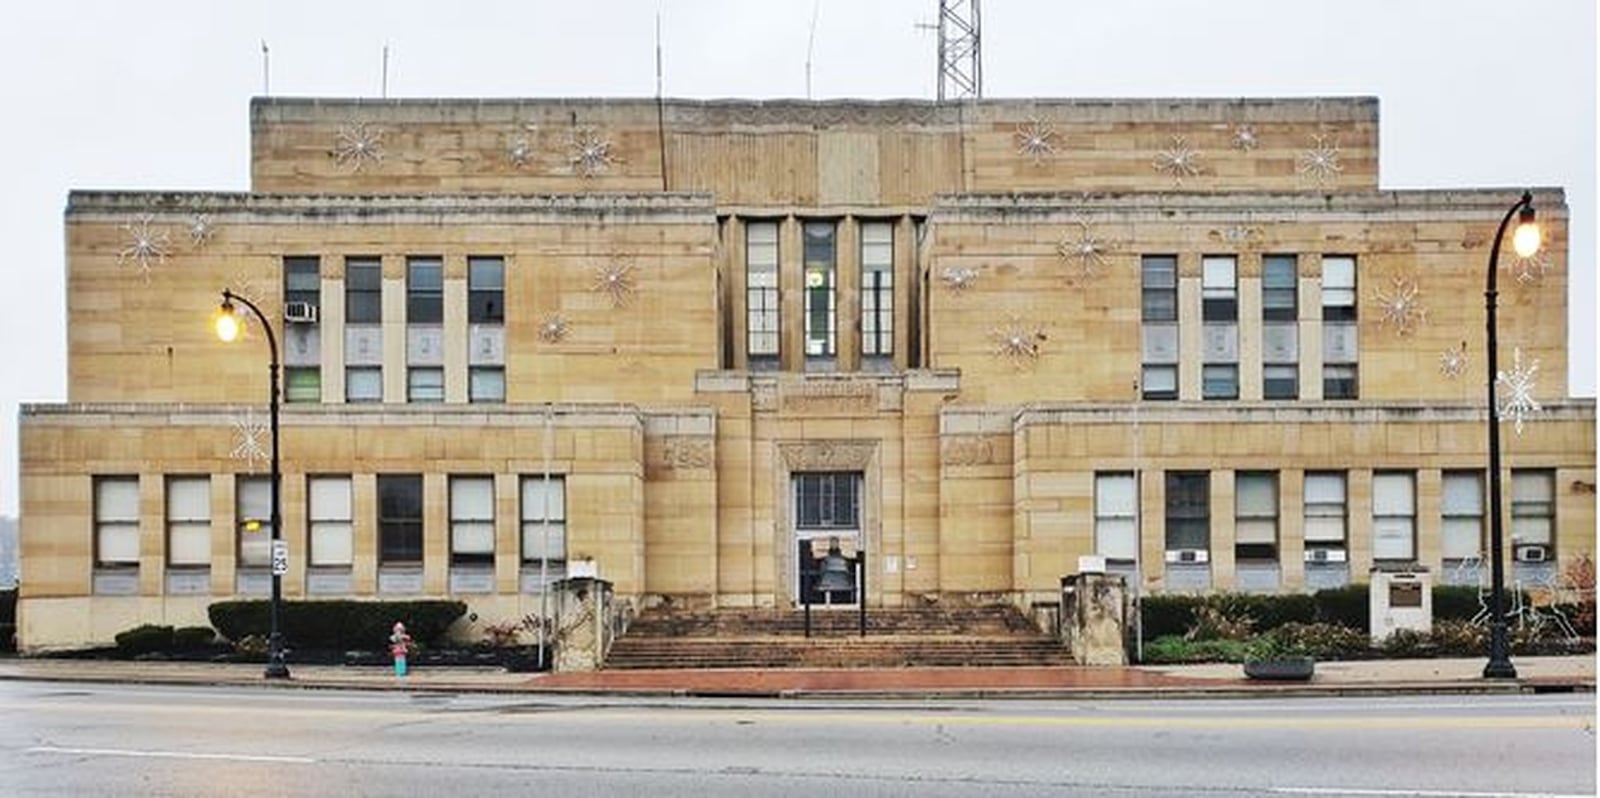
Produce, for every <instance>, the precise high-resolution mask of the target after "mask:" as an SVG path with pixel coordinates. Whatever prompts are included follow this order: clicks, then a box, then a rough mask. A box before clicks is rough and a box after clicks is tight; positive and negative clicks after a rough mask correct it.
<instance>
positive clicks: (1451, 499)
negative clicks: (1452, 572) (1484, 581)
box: [1439, 471, 1483, 563]
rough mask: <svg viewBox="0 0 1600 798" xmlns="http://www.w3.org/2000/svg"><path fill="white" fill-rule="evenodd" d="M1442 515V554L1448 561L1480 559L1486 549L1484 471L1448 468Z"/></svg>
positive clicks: (1442, 500)
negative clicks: (1451, 469)
mask: <svg viewBox="0 0 1600 798" xmlns="http://www.w3.org/2000/svg"><path fill="white" fill-rule="evenodd" d="M1442 487H1443V497H1442V499H1441V501H1440V507H1439V510H1440V515H1442V516H1443V538H1444V540H1443V541H1442V545H1441V546H1440V549H1441V551H1440V554H1441V555H1442V558H1443V559H1444V561H1445V562H1446V563H1452V562H1454V563H1459V562H1461V561H1464V560H1476V559H1478V558H1479V557H1480V556H1482V552H1483V475H1482V474H1480V473H1479V472H1477V471H1446V472H1444V483H1443V486H1442Z"/></svg>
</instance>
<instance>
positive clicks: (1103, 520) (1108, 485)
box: [1094, 472, 1139, 563]
mask: <svg viewBox="0 0 1600 798" xmlns="http://www.w3.org/2000/svg"><path fill="white" fill-rule="evenodd" d="M1094 550H1095V553H1096V554H1099V555H1100V556H1102V557H1104V558H1106V561H1107V562H1123V563H1131V562H1133V561H1135V560H1137V559H1139V484H1138V480H1137V478H1136V477H1135V476H1134V474H1133V473H1132V472H1112V473H1098V474H1095V475H1094Z"/></svg>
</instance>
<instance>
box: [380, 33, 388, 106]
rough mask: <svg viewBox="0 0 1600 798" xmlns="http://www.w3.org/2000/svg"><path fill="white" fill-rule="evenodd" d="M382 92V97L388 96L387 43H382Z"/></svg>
mask: <svg viewBox="0 0 1600 798" xmlns="http://www.w3.org/2000/svg"><path fill="white" fill-rule="evenodd" d="M382 91H383V94H382V95H381V96H382V97H383V98H384V99H388V98H389V43H388V42H384V43H383V88H382Z"/></svg>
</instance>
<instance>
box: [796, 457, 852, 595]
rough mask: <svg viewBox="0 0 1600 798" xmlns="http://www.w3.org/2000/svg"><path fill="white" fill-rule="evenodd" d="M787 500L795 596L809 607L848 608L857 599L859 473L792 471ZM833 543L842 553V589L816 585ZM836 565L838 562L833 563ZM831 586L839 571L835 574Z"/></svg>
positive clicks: (821, 576) (837, 577) (820, 577)
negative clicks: (791, 527) (844, 580)
mask: <svg viewBox="0 0 1600 798" xmlns="http://www.w3.org/2000/svg"><path fill="white" fill-rule="evenodd" d="M791 480H792V483H791V486H790V502H791V507H792V510H793V511H792V512H791V514H790V516H789V517H790V518H793V519H794V552H795V574H794V575H795V580H794V586H795V596H794V598H795V601H796V602H797V603H800V604H804V603H806V602H807V601H809V602H810V603H811V604H812V605H813V606H843V607H854V606H855V605H856V604H857V602H859V601H860V591H859V588H860V585H859V583H858V581H857V580H858V579H859V574H860V571H859V569H858V567H857V566H858V561H859V558H860V557H862V556H864V554H865V552H864V551H863V549H864V546H862V538H861V472H859V471H818V472H797V473H795V474H793V475H792V477H791ZM835 543H837V544H838V546H837V547H838V556H842V557H844V558H846V563H847V571H845V573H848V577H849V581H848V587H847V589H840V590H831V591H828V590H822V589H820V588H821V587H824V585H822V584H821V582H822V578H823V568H824V566H825V565H826V564H827V557H828V553H829V551H830V550H831V549H832V548H833V547H834V544H835ZM834 565H835V568H837V565H838V563H835V564H834ZM832 579H833V580H834V583H835V585H836V586H837V585H839V584H843V583H842V582H840V581H838V580H840V579H841V575H840V574H838V573H835V575H834V577H833V578H832Z"/></svg>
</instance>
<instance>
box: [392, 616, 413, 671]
mask: <svg viewBox="0 0 1600 798" xmlns="http://www.w3.org/2000/svg"><path fill="white" fill-rule="evenodd" d="M389 653H390V654H391V655H393V656H394V675H395V676H400V677H403V676H405V675H406V655H407V654H409V653H411V635H408V634H406V625H405V624H403V623H401V622H399V621H395V624H394V632H393V633H392V634H390V635H389Z"/></svg>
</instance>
